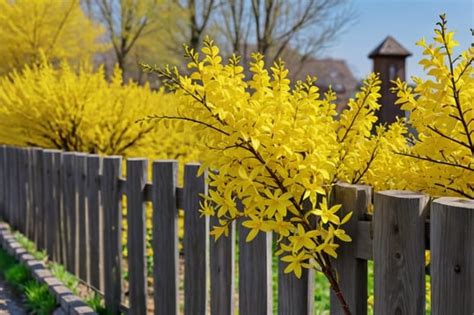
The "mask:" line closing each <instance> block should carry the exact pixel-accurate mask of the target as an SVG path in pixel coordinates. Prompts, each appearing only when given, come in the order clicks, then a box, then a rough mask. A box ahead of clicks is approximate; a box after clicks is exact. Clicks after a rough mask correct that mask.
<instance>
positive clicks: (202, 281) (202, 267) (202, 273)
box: [183, 164, 209, 315]
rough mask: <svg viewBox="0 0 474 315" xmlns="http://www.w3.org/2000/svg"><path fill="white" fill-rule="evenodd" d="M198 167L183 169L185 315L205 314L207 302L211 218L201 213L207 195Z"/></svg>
mask: <svg viewBox="0 0 474 315" xmlns="http://www.w3.org/2000/svg"><path fill="white" fill-rule="evenodd" d="M198 169H199V165H198V164H187V165H186V166H185V167H184V207H183V208H184V244H183V245H184V255H185V260H184V314H185V315H193V314H204V313H205V312H206V308H207V302H208V298H209V296H208V274H209V273H208V271H209V270H208V268H209V264H208V262H209V218H206V217H201V214H200V213H199V209H200V202H201V199H202V198H201V196H200V194H206V193H207V185H206V184H205V178H206V176H205V175H206V174H202V175H201V176H199V177H198V176H197V174H198Z"/></svg>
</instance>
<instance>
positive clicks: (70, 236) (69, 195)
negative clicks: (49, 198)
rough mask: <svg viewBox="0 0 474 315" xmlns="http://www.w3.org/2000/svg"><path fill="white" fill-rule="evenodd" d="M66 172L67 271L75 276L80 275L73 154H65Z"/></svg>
mask: <svg viewBox="0 0 474 315" xmlns="http://www.w3.org/2000/svg"><path fill="white" fill-rule="evenodd" d="M63 163H64V172H63V174H62V175H63V176H62V183H63V205H64V213H63V216H62V217H63V219H64V223H63V225H64V230H65V236H66V238H65V240H66V241H65V242H64V244H63V246H64V251H65V253H66V255H65V258H66V261H65V263H66V264H65V266H66V270H68V271H69V272H71V273H72V274H74V275H77V274H78V270H77V265H76V258H77V256H78V250H77V249H78V246H77V242H76V241H77V211H76V208H77V198H76V179H75V176H76V172H75V165H76V156H75V153H73V152H65V153H64V155H63Z"/></svg>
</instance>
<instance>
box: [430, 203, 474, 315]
mask: <svg viewBox="0 0 474 315" xmlns="http://www.w3.org/2000/svg"><path fill="white" fill-rule="evenodd" d="M430 223H431V265H430V269H431V290H432V291H431V296H432V297H431V314H433V315H444V314H474V200H467V199H461V198H453V197H451V198H440V199H437V200H435V201H434V202H433V203H432V206H431V218H430Z"/></svg>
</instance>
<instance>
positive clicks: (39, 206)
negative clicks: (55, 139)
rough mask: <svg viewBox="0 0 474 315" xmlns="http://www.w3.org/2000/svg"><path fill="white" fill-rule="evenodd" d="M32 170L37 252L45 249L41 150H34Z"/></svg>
mask: <svg viewBox="0 0 474 315" xmlns="http://www.w3.org/2000/svg"><path fill="white" fill-rule="evenodd" d="M33 154H34V166H33V167H34V169H33V172H34V173H35V177H34V182H33V191H34V195H35V221H34V222H35V223H34V224H35V227H36V228H35V229H36V233H35V241H36V242H35V243H36V246H37V248H38V249H39V250H44V249H45V238H46V236H45V226H44V224H45V221H44V199H43V198H44V192H43V188H44V187H43V185H44V184H43V183H44V181H43V175H44V174H43V150H42V149H39V148H35V149H34V153H33Z"/></svg>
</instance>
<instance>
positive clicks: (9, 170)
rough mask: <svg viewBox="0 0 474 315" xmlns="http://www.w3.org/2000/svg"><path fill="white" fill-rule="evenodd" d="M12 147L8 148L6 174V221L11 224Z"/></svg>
mask: <svg viewBox="0 0 474 315" xmlns="http://www.w3.org/2000/svg"><path fill="white" fill-rule="evenodd" d="M12 152H13V148H12V147H9V146H8V147H6V152H5V168H6V169H5V171H6V172H5V173H6V183H5V185H6V187H7V188H6V196H5V197H6V200H5V207H6V211H5V221H6V222H7V223H9V224H11V221H12V196H13V189H10V187H11V186H12V177H13V176H12Z"/></svg>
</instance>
